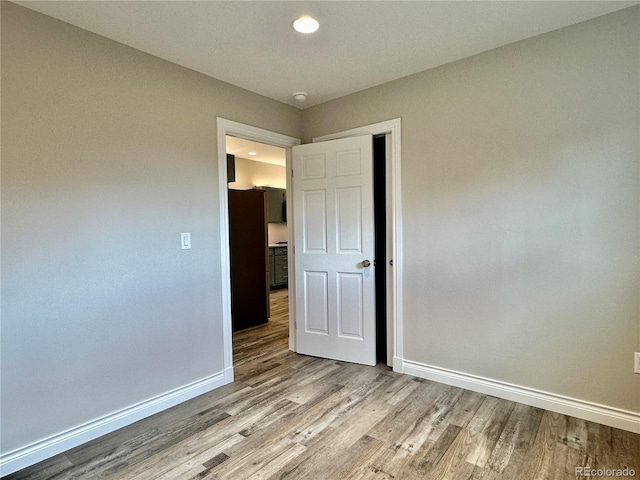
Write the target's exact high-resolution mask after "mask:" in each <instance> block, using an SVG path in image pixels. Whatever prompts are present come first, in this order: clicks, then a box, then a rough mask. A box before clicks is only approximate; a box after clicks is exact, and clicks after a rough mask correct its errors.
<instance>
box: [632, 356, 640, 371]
mask: <svg viewBox="0 0 640 480" xmlns="http://www.w3.org/2000/svg"><path fill="white" fill-rule="evenodd" d="M634 355H635V356H634V357H633V373H640V352H636V353H635V354H634Z"/></svg>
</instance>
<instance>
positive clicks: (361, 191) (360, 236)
mask: <svg viewBox="0 0 640 480" xmlns="http://www.w3.org/2000/svg"><path fill="white" fill-rule="evenodd" d="M372 161H373V160H372V138H371V136H370V135H366V136H362V137H352V138H346V139H340V140H333V141H330V142H321V143H314V144H309V145H301V146H296V147H294V148H293V171H294V178H293V207H294V238H295V245H296V251H295V270H296V324H297V328H296V340H297V350H298V352H299V353H302V354H307V355H315V356H320V357H325V358H333V359H337V360H344V361H350V362H355V363H364V364H367V365H375V363H376V355H375V353H376V351H375V348H376V347H375V335H376V334H375V291H374V288H375V281H374V269H373V261H374V258H373V255H374V223H373V170H372ZM298 172H299V173H298ZM365 260H368V261H369V262H370V266H369V265H367V262H365Z"/></svg>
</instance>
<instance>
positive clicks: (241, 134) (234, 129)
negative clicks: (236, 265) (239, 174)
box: [217, 117, 300, 383]
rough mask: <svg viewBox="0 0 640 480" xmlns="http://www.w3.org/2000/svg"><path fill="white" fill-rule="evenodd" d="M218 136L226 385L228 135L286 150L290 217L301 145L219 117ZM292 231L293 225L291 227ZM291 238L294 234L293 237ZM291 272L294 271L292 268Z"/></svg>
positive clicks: (229, 378) (228, 375)
mask: <svg viewBox="0 0 640 480" xmlns="http://www.w3.org/2000/svg"><path fill="white" fill-rule="evenodd" d="M217 130H218V132H217V135H218V204H219V207H220V210H219V218H220V222H219V227H218V228H219V230H220V231H219V235H220V237H219V238H220V294H221V299H222V342H223V369H224V370H223V372H224V383H231V382H233V343H232V340H233V328H232V324H231V265H230V257H229V199H228V197H227V189H228V184H227V152H226V136H227V135H231V136H234V137H238V138H243V139H245V140H253V141H255V142H261V143H266V144H269V145H273V146H276V147H281V148H284V149H285V151H286V158H287V160H286V163H287V210H288V211H287V218H289V219H292V218H293V216H292V215H289V213H290V212H289V210H290V208H291V201H290V198H289V194H290V185H289V183H290V179H289V177H290V175H289V171H290V164H291V147H293V146H294V145H300V140H299V139H297V138H294V137H289V136H287V135H282V134H280V133H275V132H271V131H269V130H264V129H262V128H257V127H252V126H250V125H245V124H242V123H238V122H234V121H232V120H227V119H225V118H221V117H218V118H217ZM288 229H289V232H291V226H289V228H288ZM289 236H291V234H289ZM290 270H291V268H290ZM292 297H293V296H292V295H289V312H290V315H289V318H290V322H291V319H292V318H293V317H294V315H293V314H292V312H295V310H292V309H291V307H292V303H291V302H292V300H291V299H292ZM293 332H294V330H291V329H290V330H289V347H290V348H291V338H292V337H295V335H293Z"/></svg>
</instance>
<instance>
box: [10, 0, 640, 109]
mask: <svg viewBox="0 0 640 480" xmlns="http://www.w3.org/2000/svg"><path fill="white" fill-rule="evenodd" d="M16 3H19V4H20V5H23V6H25V7H27V8H30V9H33V10H36V11H39V12H42V13H45V14H47V15H50V16H53V17H55V18H58V19H61V20H64V21H66V22H69V23H71V24H73V25H76V26H79V27H81V28H84V29H86V30H90V31H92V32H95V33H98V34H100V35H103V36H105V37H108V38H111V39H113V40H116V41H118V42H121V43H124V44H126V45H129V46H131V47H134V48H136V49H139V50H142V51H144V52H147V53H150V54H153V55H156V56H158V57H160V58H163V59H166V60H169V61H171V62H174V63H177V64H179V65H183V66H185V67H188V68H191V69H193V70H196V71H198V72H202V73H204V74H207V75H210V76H212V77H215V78H217V79H220V80H223V81H225V82H229V83H232V84H234V85H237V86H240V87H242V88H245V89H247V90H251V91H253V92H256V93H259V94H262V95H264V96H267V97H270V98H273V99H275V100H278V101H281V102H284V103H288V104H290V105H295V106H297V107H300V108H306V107H309V106H312V105H315V104H318V103H322V102H325V101H328V100H331V99H334V98H337V97H341V96H343V95H347V94H349V93H353V92H356V91H359V90H363V89H365V88H369V87H372V86H375V85H379V84H382V83H385V82H388V81H391V80H394V79H397V78H401V77H404V76H407V75H410V74H413V73H417V72H420V71H423V70H426V69H429V68H433V67H436V66H438V65H442V64H445V63H449V62H452V61H455V60H459V59H461V58H465V57H468V56H471V55H475V54H477V53H480V52H483V51H486V50H490V49H493V48H496V47H499V46H502V45H506V44H508V43H512V42H515V41H518V40H522V39H524V38H528V37H532V36H535V35H538V34H541V33H545V32H548V31H551V30H555V29H558V28H561V27H564V26H567V25H571V24H574V23H578V22H581V21H584V20H588V19H590V18H594V17H597V16H600V15H604V14H607V13H610V12H613V11H615V10H619V9H622V8H626V7H629V6H631V5H634V4H637V3H639V2H617V1H595V2H592V1H564V2H556V1H533V2H529V1H508V2H501V1H477V2H459V1H434V2H431V1H360V2H358V1H326V2H299V1H285V2H275V1H259V2H254V1H240V2H236V1H27V2H25V1H17V2H16ZM300 15H312V16H313V17H315V18H316V19H318V20H319V21H320V29H319V30H318V31H317V32H316V33H314V34H311V35H308V36H303V35H301V34H299V33H297V32H295V31H294V30H293V29H292V28H291V24H292V22H293V21H294V20H295V19H296V18H298V17H299V16H300ZM297 91H305V92H307V93H308V94H309V97H308V99H307V101H306V102H305V103H304V104H300V103H296V102H295V101H294V100H293V98H292V94H293V93H294V92H297Z"/></svg>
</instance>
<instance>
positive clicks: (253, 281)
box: [225, 135, 289, 378]
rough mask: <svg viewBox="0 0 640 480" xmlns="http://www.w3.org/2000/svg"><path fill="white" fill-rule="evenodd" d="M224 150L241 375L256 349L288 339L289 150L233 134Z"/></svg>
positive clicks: (236, 356)
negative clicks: (287, 168)
mask: <svg viewBox="0 0 640 480" xmlns="http://www.w3.org/2000/svg"><path fill="white" fill-rule="evenodd" d="M225 150H226V154H227V186H228V202H229V255H230V274H231V275H230V277H231V321H232V327H233V342H232V343H233V363H234V367H235V369H236V374H237V375H238V377H239V378H241V377H242V376H243V373H242V372H243V371H245V370H247V369H251V367H250V365H253V364H254V363H255V361H256V360H257V359H256V358H254V357H256V352H260V353H259V354H258V356H261V353H262V352H265V353H270V352H271V351H272V350H273V349H274V348H277V347H278V344H284V345H287V343H288V342H287V340H288V336H289V302H288V245H287V244H288V238H289V232H288V225H287V212H286V205H287V204H286V198H287V195H286V188H287V173H286V150H285V149H284V148H282V147H278V146H273V145H268V144H265V143H261V142H256V141H252V140H246V139H243V138H239V137H235V136H232V135H226V136H225ZM285 348H286V347H285ZM264 366H265V367H268V366H269V361H266V362H265V365H264ZM245 373H246V372H245ZM253 373H255V372H253Z"/></svg>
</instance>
